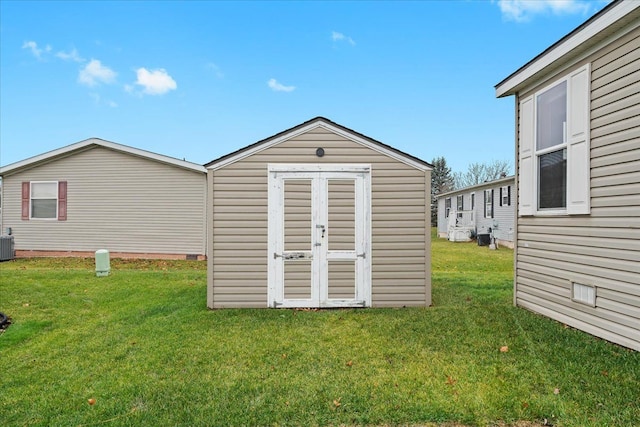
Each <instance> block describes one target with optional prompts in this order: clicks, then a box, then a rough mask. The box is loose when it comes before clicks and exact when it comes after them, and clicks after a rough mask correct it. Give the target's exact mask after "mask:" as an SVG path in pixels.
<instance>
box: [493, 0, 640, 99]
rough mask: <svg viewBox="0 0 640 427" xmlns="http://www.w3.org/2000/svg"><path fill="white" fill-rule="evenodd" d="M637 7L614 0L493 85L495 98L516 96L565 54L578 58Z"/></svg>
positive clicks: (624, 0)
mask: <svg viewBox="0 0 640 427" xmlns="http://www.w3.org/2000/svg"><path fill="white" fill-rule="evenodd" d="M638 8H640V1H632V0H616V1H613V2H612V3H610V4H609V5H607V6H606V7H605V8H604V9H602V10H601V11H599V12H598V13H596V14H595V15H593V16H592V17H591V18H589V19H588V20H587V21H585V22H584V23H582V24H581V25H580V26H579V27H577V28H576V29H574V30H573V31H572V32H570V33H569V34H567V35H566V36H564V37H563V38H562V39H560V40H558V41H557V42H556V43H554V44H553V45H551V46H550V47H548V48H547V49H546V50H544V51H543V52H542V53H540V54H539V55H538V56H536V57H535V58H533V59H532V60H531V61H529V62H527V63H526V64H524V65H523V66H522V67H520V68H519V69H518V70H516V71H515V72H513V73H512V74H510V75H509V76H508V77H506V78H505V79H504V80H502V81H501V82H500V83H498V84H496V85H495V86H494V87H495V91H496V97H497V98H502V97H505V96H510V95H515V94H516V93H517V92H518V91H519V89H520V88H521V87H522V86H523V85H524V84H525V82H526V81H528V80H529V79H531V78H532V77H534V76H535V75H538V74H539V73H541V72H543V71H544V70H545V69H547V68H548V67H549V66H550V65H552V64H553V63H555V62H556V61H558V60H560V59H562V58H563V57H565V56H567V55H568V54H570V53H571V54H574V55H578V54H579V53H578V52H580V51H586V50H588V49H589V48H591V47H592V45H594V44H596V43H597V42H598V40H596V39H595V38H594V36H596V35H598V34H599V33H601V32H603V31H605V30H606V29H607V28H609V27H610V26H612V25H613V24H615V23H616V22H618V21H619V20H621V19H623V18H624V17H625V16H627V15H629V14H630V13H633V12H634V11H636V10H637V9H638Z"/></svg>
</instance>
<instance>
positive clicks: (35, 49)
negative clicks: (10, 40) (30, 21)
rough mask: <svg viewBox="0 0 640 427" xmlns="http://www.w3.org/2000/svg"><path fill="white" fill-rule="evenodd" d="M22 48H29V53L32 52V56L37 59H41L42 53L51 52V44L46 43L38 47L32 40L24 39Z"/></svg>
mask: <svg viewBox="0 0 640 427" xmlns="http://www.w3.org/2000/svg"><path fill="white" fill-rule="evenodd" d="M22 48H23V49H29V50H30V51H31V53H32V54H33V56H35V57H36V58H38V59H42V54H43V53H45V52H47V53H48V52H51V46H49V45H46V46H45V47H44V49H43V48H39V47H38V43H36V42H34V41H31V40H30V41H26V42H24V43H23V44H22Z"/></svg>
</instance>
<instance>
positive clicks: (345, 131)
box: [205, 117, 433, 170]
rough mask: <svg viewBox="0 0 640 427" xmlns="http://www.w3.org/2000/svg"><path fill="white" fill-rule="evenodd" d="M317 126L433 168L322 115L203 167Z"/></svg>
mask: <svg viewBox="0 0 640 427" xmlns="http://www.w3.org/2000/svg"><path fill="white" fill-rule="evenodd" d="M319 127H321V128H324V129H326V130H329V131H331V132H334V133H336V134H338V135H340V136H342V137H344V138H346V139H349V140H351V141H353V142H355V143H358V144H361V145H363V146H365V147H368V148H370V149H372V150H375V151H377V152H379V153H382V154H384V155H386V156H389V157H391V158H393V159H395V160H397V161H400V162H402V163H404V164H406V165H409V166H412V167H414V168H416V169H420V170H430V169H432V168H433V166H432V165H431V164H429V163H427V162H425V161H424V160H422V159H419V158H417V157H414V156H412V155H410V154H407V153H404V152H402V151H400V150H398V149H395V148H393V147H391V146H389V145H386V144H384V143H382V142H380V141H376V140H375V139H373V138H370V137H368V136H366V135H363V134H361V133H358V132H356V131H354V130H352V129H349V128H346V127H344V126H342V125H339V124H337V123H335V122H332V121H331V120H329V119H326V118H324V117H316V118H313V119H311V120H309V121H306V122H304V123H301V124H299V125H297V126H294V127H292V128H290V129H287V130H285V131H282V132H280V133H277V134H275V135H273V136H270V137H268V138H265V139H263V140H261V141H258V142H256V143H253V144H251V145H248V146H246V147H244V148H241V149H240V150H237V151H234V152H232V153H229V154H227V155H225V156H222V157H220V158H218V159H215V160H212V161H211V162H209V163H207V164H205V167H207V168H208V169H213V170H215V169H220V168H222V167H224V166H227V165H229V164H232V163H235V162H237V161H240V160H242V159H244V158H246V157H249V156H251V155H253V154H255V153H258V152H260V151H262V150H266V149H267V148H269V147H273V146H274V145H277V144H280V143H281V142H284V141H287V140H289V139H291V138H294V137H296V136H297V135H300V134H303V133H305V132H308V131H310V130H312V129H316V128H319Z"/></svg>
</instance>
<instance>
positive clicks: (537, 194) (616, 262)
mask: <svg viewBox="0 0 640 427" xmlns="http://www.w3.org/2000/svg"><path fill="white" fill-rule="evenodd" d="M496 95H497V96H498V97H504V96H510V95H514V96H515V108H516V129H517V138H516V153H517V156H516V157H517V168H516V171H517V174H516V181H517V188H516V192H515V194H513V197H514V200H517V202H518V207H517V220H516V224H515V239H516V250H515V258H516V261H515V280H514V286H515V292H514V294H515V304H517V305H518V306H520V307H524V308H526V309H529V310H532V311H534V312H537V313H540V314H543V315H545V316H548V317H550V318H552V319H555V320H558V321H560V322H563V323H565V324H567V325H570V326H572V327H575V328H578V329H581V330H583V331H586V332H589V333H591V334H593V335H596V336H598V337H601V338H604V339H607V340H609V341H612V342H615V343H618V344H620V345H623V346H626V347H629V348H632V349H635V350H640V2H638V1H614V2H612V3H610V4H609V5H608V6H606V7H605V8H604V9H603V10H602V11H600V12H599V13H597V14H596V15H595V16H593V17H592V18H591V19H589V20H588V21H586V22H585V23H584V24H582V25H580V26H579V27H578V28H576V29H575V30H574V31H572V32H571V33H569V34H568V35H567V36H565V37H564V38H562V39H561V40H559V41H558V42H557V43H555V44H554V45H552V46H550V47H549V48H548V49H547V50H545V51H544V52H542V53H541V54H540V55H538V56H536V57H535V58H533V59H532V60H531V61H529V62H528V63H526V64H525V65H524V66H522V67H521V68H520V69H518V70H517V71H515V72H514V73H513V74H511V75H510V76H508V77H507V78H505V79H504V80H503V81H502V82H500V83H498V84H497V85H496Z"/></svg>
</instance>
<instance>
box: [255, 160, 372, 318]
mask: <svg viewBox="0 0 640 427" xmlns="http://www.w3.org/2000/svg"><path fill="white" fill-rule="evenodd" d="M370 171H371V165H368V164H269V165H268V284H267V305H268V306H269V307H369V306H371V250H370V248H371V244H370V242H371V173H370ZM354 178H355V180H354V182H355V186H356V188H355V189H354V191H355V216H356V221H355V227H356V229H355V235H356V247H355V251H330V250H328V248H327V249H326V250H321V251H314V250H313V248H311V249H310V251H309V253H307V251H300V256H304V257H310V258H312V257H313V256H316V259H312V263H315V266H316V268H312V271H313V272H312V278H311V282H312V285H311V298H310V299H305V300H292V299H290V300H285V299H284V285H283V280H284V271H283V270H284V262H283V259H282V257H283V256H290V255H291V254H289V253H287V254H285V253H284V243H283V240H284V239H283V236H284V215H283V206H284V185H283V184H284V180H285V179H310V180H312V186H311V191H312V203H311V205H312V208H311V209H312V224H313V225H312V230H310V232H311V233H313V234H312V236H313V239H312V240H317V234H318V233H320V229H318V230H316V229H315V228H316V226H315V225H317V224H323V225H326V224H327V220H328V209H327V194H328V190H327V179H350V180H351V179H354ZM312 245H313V242H312ZM314 253H315V255H313V254H314ZM296 255H297V254H296ZM340 259H343V260H348V261H351V260H352V261H355V263H356V266H355V271H356V290H355V295H356V297H355V299H354V300H341V299H329V298H328V289H329V287H328V282H327V277H328V275H327V271H326V269H327V261H328V260H340Z"/></svg>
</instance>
